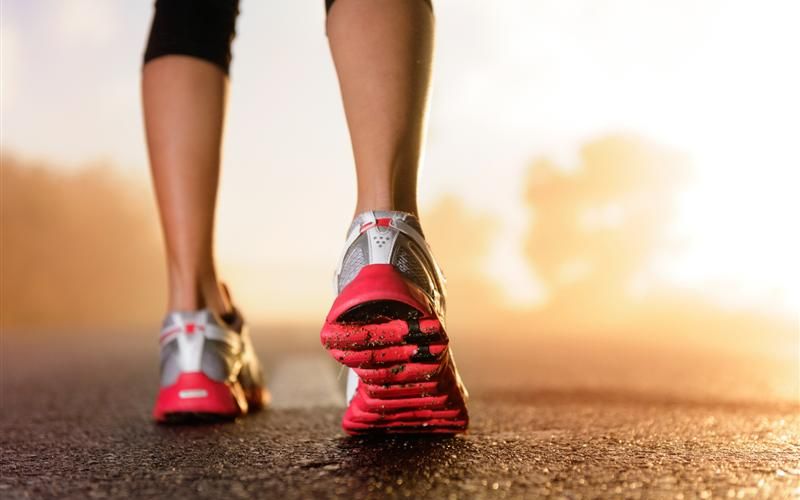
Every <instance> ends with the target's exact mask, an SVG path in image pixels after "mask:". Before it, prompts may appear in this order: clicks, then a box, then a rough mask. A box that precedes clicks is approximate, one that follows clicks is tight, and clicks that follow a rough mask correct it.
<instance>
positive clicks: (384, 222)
mask: <svg viewBox="0 0 800 500" xmlns="http://www.w3.org/2000/svg"><path fill="white" fill-rule="evenodd" d="M391 224H392V219H391V218H390V217H381V218H380V219H375V222H365V223H363V224H361V227H360V228H359V229H358V232H359V234H361V233H363V232H364V231H366V230H367V229H370V228H373V227H375V226H383V227H389V226H390V225H391Z"/></svg>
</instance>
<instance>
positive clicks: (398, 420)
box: [320, 264, 469, 434]
mask: <svg viewBox="0 0 800 500" xmlns="http://www.w3.org/2000/svg"><path fill="white" fill-rule="evenodd" d="M380 301H394V302H400V303H403V304H406V305H409V306H411V307H413V308H414V309H416V310H417V311H418V312H419V314H420V317H419V318H418V319H414V318H408V319H400V318H394V319H393V318H385V317H380V316H379V317H376V318H375V319H374V322H373V323H369V324H349V323H342V322H340V321H339V319H340V318H341V317H342V315H344V314H345V313H346V312H348V311H349V310H351V309H352V308H354V307H356V306H360V305H363V304H366V303H369V302H380ZM320 339H321V340H322V344H323V345H324V346H325V347H326V349H328V352H329V353H330V354H331V356H333V358H334V359H336V360H337V361H338V362H340V363H342V364H344V365H346V366H349V367H351V368H353V370H354V371H355V372H356V374H357V375H358V377H359V379H360V381H359V384H358V388H357V389H356V394H355V396H354V397H353V399H352V400H351V401H350V405H349V407H348V409H347V411H346V412H345V415H344V417H343V418H342V428H343V429H344V430H345V431H346V432H348V433H349V434H367V433H395V432H405V433H447V434H455V433H459V432H464V431H465V430H466V428H467V425H468V422H469V419H468V416H467V408H466V401H465V398H466V396H465V394H464V393H462V389H461V386H460V385H459V383H458V381H457V379H458V376H457V375H456V371H455V366H454V365H453V363H452V361H451V358H450V355H449V350H448V347H447V346H448V338H447V335H446V333H445V331H444V329H443V327H442V324H441V322H440V321H439V319H438V318H437V317H436V315H435V313H434V312H433V311H432V308H431V307H430V302H429V299H428V298H427V297H426V296H425V294H424V293H423V292H422V291H421V290H420V289H419V288H418V287H417V285H415V284H413V283H412V282H410V281H408V280H406V279H405V278H404V277H403V275H402V274H400V272H399V271H398V270H397V269H396V268H394V266H392V265H391V264H371V265H367V266H364V268H363V269H361V271H359V273H358V275H357V276H356V277H355V279H354V280H353V281H352V282H351V283H350V284H348V285H347V286H346V287H345V288H344V289H343V290H342V292H341V293H340V294H339V296H338V297H337V298H336V300H335V301H334V303H333V306H332V307H331V311H330V312H329V313H328V317H327V319H326V321H325V325H324V326H323V327H322V331H321V332H320Z"/></svg>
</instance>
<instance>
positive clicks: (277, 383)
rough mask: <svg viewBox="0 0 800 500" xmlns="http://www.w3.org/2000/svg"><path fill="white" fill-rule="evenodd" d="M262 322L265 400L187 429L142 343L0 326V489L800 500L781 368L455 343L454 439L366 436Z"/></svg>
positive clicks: (799, 460) (338, 399)
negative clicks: (160, 413)
mask: <svg viewBox="0 0 800 500" xmlns="http://www.w3.org/2000/svg"><path fill="white" fill-rule="evenodd" d="M271 330H272V335H270V336H267V335H266V334H264V332H265V331H266V330H260V331H258V332H257V333H258V334H257V335H256V342H257V344H258V348H259V350H260V351H261V352H262V355H263V358H264V359H265V361H266V362H267V364H268V365H269V366H270V377H271V380H272V386H273V393H274V398H275V405H274V406H273V408H271V409H269V410H267V411H264V412H261V413H258V414H254V415H251V416H248V417H247V418H243V419H240V420H238V421H236V422H234V423H223V424H213V425H204V426H184V427H164V426H157V425H154V424H153V423H152V422H151V421H150V419H149V411H150V406H151V404H152V398H153V396H154V393H155V385H156V383H157V382H156V380H157V378H156V361H155V359H156V358H155V356H156V350H155V345H154V344H155V342H154V341H143V340H142V337H141V336H138V337H137V336H135V335H128V334H121V333H115V334H110V333H109V334H104V335H101V336H83V337H80V338H79V337H77V336H75V335H71V334H69V333H68V332H67V333H64V334H63V335H61V336H59V337H55V336H53V335H50V336H48V337H47V338H45V337H42V336H28V337H22V336H19V335H13V334H8V333H6V335H5V337H4V340H3V346H2V347H3V349H2V361H3V363H2V394H0V396H1V401H2V416H1V417H0V426H1V427H0V428H1V429H2V433H1V434H0V451H2V455H1V456H0V498H4V499H5V498H9V499H13V498H51V497H58V498H105V497H127V496H131V497H135V498H248V497H261V498H332V497H341V498H384V497H398V498H535V497H540V496H556V497H564V498H596V497H626V498H642V497H644V498H676V499H680V498H753V497H759V498H790V497H800V412H799V411H798V406H797V403H796V399H795V400H794V401H793V400H792V397H791V396H792V395H796V381H789V389H783V390H779V389H775V388H777V387H781V385H780V384H781V381H783V382H786V377H787V376H791V375H792V374H794V375H796V374H797V366H796V359H795V360H794V361H791V360H790V362H789V364H786V363H784V365H781V366H779V367H778V369H776V368H775V367H776V366H778V365H776V364H774V363H772V362H771V360H768V359H767V360H764V359H760V360H759V359H739V358H731V357H727V358H726V357H722V358H718V359H712V358H710V357H708V356H702V355H700V354H697V353H695V354H690V353H683V354H682V355H681V356H682V357H679V356H677V355H674V353H668V354H664V353H663V352H660V354H659V355H657V356H653V355H652V354H651V355H648V354H646V353H647V352H651V353H652V350H647V349H642V350H639V351H637V350H636V349H633V348H627V349H624V350H623V349H620V348H619V346H615V345H613V344H606V343H602V344H599V345H589V347H586V345H585V344H584V347H582V348H580V347H579V346H580V345H581V344H578V343H576V342H571V341H567V340H563V339H562V340H558V341H547V342H536V341H534V340H532V339H528V340H526V341H525V342H518V344H519V346H518V348H515V349H513V350H506V351H505V353H504V352H503V349H498V348H497V342H496V340H497V339H495V342H493V343H492V345H491V346H487V345H486V342H485V340H482V339H480V338H479V337H468V336H465V337H464V338H463V339H456V340H455V348H456V355H457V357H458V361H459V365H460V367H461V370H462V372H463V375H464V378H465V380H466V382H467V383H468V385H469V386H470V389H471V392H472V401H471V406H470V408H471V415H472V426H471V430H470V433H469V434H467V435H465V436H461V437H457V438H444V439H421V438H403V439H375V438H372V439H363V438H350V437H346V436H344V435H343V434H342V433H341V432H340V430H339V418H340V415H341V412H342V406H341V404H342V396H341V394H340V392H339V387H338V386H339V385H340V381H339V380H337V375H338V370H337V368H336V367H335V366H334V365H333V364H332V363H329V362H328V360H327V358H325V354H324V353H323V352H322V350H321V349H320V348H318V347H317V346H316V342H315V337H316V333H315V332H313V331H311V330H309V329H298V330H290V329H276V328H272V329H271ZM275 331H281V332H282V334H280V335H278V334H275ZM500 340H502V339H500ZM508 342H510V340H508ZM515 347H516V345H515ZM724 367H727V368H724ZM787 394H788V395H789V396H790V397H789V398H788V399H787V397H786V396H787Z"/></svg>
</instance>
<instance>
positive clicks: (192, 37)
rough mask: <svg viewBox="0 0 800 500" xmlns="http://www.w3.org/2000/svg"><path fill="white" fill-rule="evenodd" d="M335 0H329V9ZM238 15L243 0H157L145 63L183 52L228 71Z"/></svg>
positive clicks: (326, 2)
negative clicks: (240, 2) (240, 1)
mask: <svg viewBox="0 0 800 500" xmlns="http://www.w3.org/2000/svg"><path fill="white" fill-rule="evenodd" d="M259 1H262V0H259ZM396 1H407V0H396ZM425 1H426V3H428V5H429V6H430V5H431V4H430V0H425ZM333 2H334V0H325V9H326V12H327V11H328V10H330V8H331V6H332V5H333ZM238 15H239V0H156V3H155V15H154V16H153V24H152V26H151V28H150V37H149V38H148V40H147V49H146V50H145V53H144V62H145V64H146V63H147V62H148V61H151V60H152V59H155V58H156V57H160V56H165V55H169V54H182V55H187V56H193V57H197V58H200V59H204V60H206V61H209V62H211V63H214V64H216V65H217V66H219V67H220V68H222V70H223V71H224V72H225V74H228V71H229V69H230V65H231V43H232V42H233V38H234V36H235V35H236V17H237V16H238Z"/></svg>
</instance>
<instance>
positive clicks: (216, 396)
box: [153, 372, 247, 422]
mask: <svg viewBox="0 0 800 500" xmlns="http://www.w3.org/2000/svg"><path fill="white" fill-rule="evenodd" d="M182 413H187V414H191V413H199V414H208V415H216V416H220V417H236V416H239V415H242V414H244V413H247V401H246V399H245V395H244V391H243V390H242V386H241V384H239V383H238V382H236V383H233V384H229V383H225V382H217V381H215V380H212V379H210V378H209V377H208V376H207V375H206V374H205V373H202V372H188V373H181V374H180V376H178V380H177V381H176V382H175V383H174V384H172V385H171V386H169V387H163V388H161V390H159V392H158V398H157V399H156V404H155V407H154V408H153V418H154V419H155V420H157V421H159V422H163V421H165V420H167V418H168V417H169V416H170V415H174V414H182Z"/></svg>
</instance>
